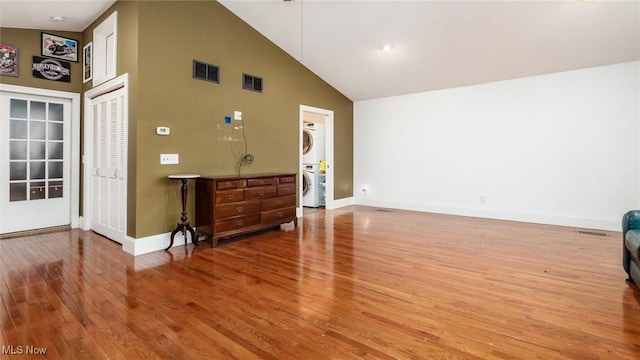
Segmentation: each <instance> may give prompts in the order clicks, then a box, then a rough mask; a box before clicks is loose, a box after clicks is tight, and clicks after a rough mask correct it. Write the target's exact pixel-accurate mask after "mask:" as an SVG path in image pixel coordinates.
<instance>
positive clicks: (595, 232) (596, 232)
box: [578, 230, 609, 236]
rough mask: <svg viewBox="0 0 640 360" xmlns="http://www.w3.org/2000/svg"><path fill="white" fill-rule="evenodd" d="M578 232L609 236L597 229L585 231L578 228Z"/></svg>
mask: <svg viewBox="0 0 640 360" xmlns="http://www.w3.org/2000/svg"><path fill="white" fill-rule="evenodd" d="M578 233H579V234H585V235H593V236H609V235H607V234H605V233H603V232H599V231H586V230H578Z"/></svg>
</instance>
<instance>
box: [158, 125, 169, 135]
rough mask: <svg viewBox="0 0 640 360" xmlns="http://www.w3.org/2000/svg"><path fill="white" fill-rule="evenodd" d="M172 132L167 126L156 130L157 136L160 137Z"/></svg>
mask: <svg viewBox="0 0 640 360" xmlns="http://www.w3.org/2000/svg"><path fill="white" fill-rule="evenodd" d="M170 133H171V130H170V129H169V128H168V127H166V126H158V127H157V128H156V134H158V135H169V134H170Z"/></svg>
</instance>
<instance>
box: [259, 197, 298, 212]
mask: <svg viewBox="0 0 640 360" xmlns="http://www.w3.org/2000/svg"><path fill="white" fill-rule="evenodd" d="M289 206H296V196H295V195H289V196H283V197H277V198H271V199H264V200H262V211H266V210H273V209H280V208H285V207H289Z"/></svg>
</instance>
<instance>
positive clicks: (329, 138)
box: [296, 105, 334, 217]
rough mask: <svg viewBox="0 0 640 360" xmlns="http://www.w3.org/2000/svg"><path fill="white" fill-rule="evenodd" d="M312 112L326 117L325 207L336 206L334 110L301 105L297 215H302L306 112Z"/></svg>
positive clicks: (331, 207) (329, 208)
mask: <svg viewBox="0 0 640 360" xmlns="http://www.w3.org/2000/svg"><path fill="white" fill-rule="evenodd" d="M305 112H310V113H315V114H320V115H324V117H325V119H326V123H325V137H324V138H325V153H326V160H327V170H326V172H325V184H326V188H325V190H326V197H325V209H327V210H332V209H333V208H334V205H333V201H334V200H333V184H334V183H333V136H334V135H333V128H334V127H333V110H327V109H321V108H317V107H313V106H307V105H300V114H299V117H300V124H299V125H298V126H299V129H298V134H299V139H298V141H299V142H298V144H300V146H298V151H299V159H298V166H299V168H298V209H297V214H296V215H297V216H298V217H301V216H302V174H303V169H302V141H303V139H302V132H303V129H304V113H305Z"/></svg>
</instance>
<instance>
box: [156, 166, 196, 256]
mask: <svg viewBox="0 0 640 360" xmlns="http://www.w3.org/2000/svg"><path fill="white" fill-rule="evenodd" d="M180 180H181V181H182V192H181V195H182V215H181V216H180V222H179V223H178V226H177V227H176V228H175V230H173V231H172V232H171V242H170V243H169V246H168V247H167V248H166V249H164V251H167V250H169V249H171V247H172V246H173V238H174V237H175V236H176V234H177V233H178V231H181V232H182V235H183V236H184V251H185V252H186V251H187V231H188V232H189V233H191V242H192V243H193V244H194V245H198V240H197V239H196V235H195V231H194V230H193V228H192V227H191V225H189V222H188V221H187V181H189V179H180Z"/></svg>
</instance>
